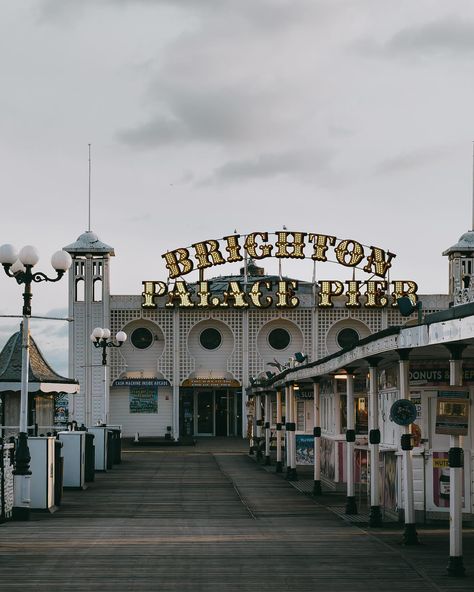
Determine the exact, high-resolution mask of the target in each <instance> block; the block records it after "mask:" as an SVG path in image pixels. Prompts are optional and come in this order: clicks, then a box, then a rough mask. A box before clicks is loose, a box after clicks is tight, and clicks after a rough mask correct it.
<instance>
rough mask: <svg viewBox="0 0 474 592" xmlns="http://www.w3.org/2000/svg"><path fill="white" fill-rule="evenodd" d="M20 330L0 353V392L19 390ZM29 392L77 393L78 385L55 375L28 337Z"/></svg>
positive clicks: (74, 381)
mask: <svg viewBox="0 0 474 592" xmlns="http://www.w3.org/2000/svg"><path fill="white" fill-rule="evenodd" d="M21 338H22V330H21V328H20V330H19V331H17V332H16V333H14V334H13V335H12V336H11V337H10V339H9V340H8V341H7V343H6V345H5V347H4V348H3V350H2V351H1V352H0V391H17V390H18V391H19V390H20V389H21V353H22V351H21V350H22V345H21V342H22V339H21ZM28 387H29V388H28V390H29V391H30V392H43V393H51V392H64V393H77V392H79V383H78V381H77V380H74V379H73V378H66V377H65V376H61V375H60V374H57V373H56V372H55V371H54V370H53V369H52V368H51V366H50V365H49V364H48V362H47V361H46V360H45V359H44V357H43V354H42V353H41V351H40V349H39V347H38V346H37V345H36V342H35V340H34V339H33V338H32V337H30V363H29V369H28Z"/></svg>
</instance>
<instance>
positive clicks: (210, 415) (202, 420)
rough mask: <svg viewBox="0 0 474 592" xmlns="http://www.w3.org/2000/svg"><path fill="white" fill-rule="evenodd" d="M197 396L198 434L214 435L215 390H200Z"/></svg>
mask: <svg viewBox="0 0 474 592" xmlns="http://www.w3.org/2000/svg"><path fill="white" fill-rule="evenodd" d="M196 397H197V403H196V404H197V414H196V415H197V430H196V431H197V435H198V436H213V435H214V392H213V391H198V392H197V393H196Z"/></svg>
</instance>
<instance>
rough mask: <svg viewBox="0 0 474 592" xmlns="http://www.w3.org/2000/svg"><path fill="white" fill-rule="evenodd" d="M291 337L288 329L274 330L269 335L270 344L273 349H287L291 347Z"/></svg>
mask: <svg viewBox="0 0 474 592" xmlns="http://www.w3.org/2000/svg"><path fill="white" fill-rule="evenodd" d="M290 341H291V337H290V334H289V333H288V331H287V330H286V329H281V328H278V329H273V331H270V333H269V335H268V343H269V344H270V346H271V347H272V348H273V349H278V350H282V349H286V348H287V347H288V346H289V345H290Z"/></svg>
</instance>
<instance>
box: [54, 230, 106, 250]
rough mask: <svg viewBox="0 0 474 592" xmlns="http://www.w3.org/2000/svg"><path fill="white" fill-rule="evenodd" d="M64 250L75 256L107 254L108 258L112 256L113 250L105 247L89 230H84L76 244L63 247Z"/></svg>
mask: <svg viewBox="0 0 474 592" xmlns="http://www.w3.org/2000/svg"><path fill="white" fill-rule="evenodd" d="M64 250H65V251H67V252H68V253H76V254H83V255H85V254H91V255H95V254H97V255H99V254H105V253H108V254H109V255H110V256H114V255H115V253H114V248H113V247H111V246H110V245H106V244H105V243H103V242H102V241H101V240H100V239H99V237H98V236H97V234H96V233H95V232H92V231H91V230H86V232H83V233H82V234H81V236H79V237H78V239H77V240H76V242H74V243H71V244H70V245H68V246H67V247H64Z"/></svg>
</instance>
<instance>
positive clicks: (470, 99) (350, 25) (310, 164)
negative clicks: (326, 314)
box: [0, 0, 474, 371]
mask: <svg viewBox="0 0 474 592" xmlns="http://www.w3.org/2000/svg"><path fill="white" fill-rule="evenodd" d="M473 66H474V5H473V3H472V0H457V1H456V2H446V1H444V0H417V2H413V0H397V2H394V1H393V0H80V1H78V0H21V2H4V3H2V7H1V8H0V75H1V82H2V84H1V88H2V92H1V93H0V158H1V163H2V166H1V175H0V199H1V203H2V214H1V218H0V243H7V242H11V243H14V244H16V245H18V246H22V245H23V244H28V243H30V244H34V245H36V246H37V247H38V248H39V250H40V252H41V255H42V259H41V265H42V269H43V270H47V269H48V267H49V262H48V260H49V256H50V254H52V253H53V252H54V251H55V250H56V249H57V248H60V247H62V246H64V245H67V244H69V243H71V242H73V241H74V240H75V239H76V238H77V236H79V234H81V233H82V232H83V231H84V230H86V229H87V224H88V212H87V202H88V195H87V192H88V162H87V160H88V157H87V152H88V144H89V143H91V144H92V160H93V163H92V229H93V230H94V231H96V232H97V233H98V235H99V237H100V238H101V239H102V240H103V241H104V242H106V243H108V244H111V245H113V246H114V248H115V250H116V255H117V256H116V258H115V260H114V261H113V267H112V291H113V293H125V294H138V293H139V292H140V291H141V281H142V280H144V279H165V276H166V273H165V271H166V270H165V267H164V263H163V260H162V259H161V254H162V253H164V252H165V251H166V250H168V249H174V248H177V247H179V246H186V245H189V244H191V243H193V242H196V241H200V240H204V239H209V238H219V237H222V236H225V235H226V234H231V233H233V231H234V229H237V230H238V231H239V232H240V233H242V234H244V233H247V232H252V231H264V230H267V231H275V230H279V229H281V228H282V227H283V225H286V226H287V228H288V229H289V230H300V231H306V232H319V233H325V234H332V235H335V236H337V237H340V238H355V239H357V240H359V241H360V242H362V243H364V244H368V245H371V244H375V245H379V246H381V247H384V248H387V249H390V250H391V251H393V252H394V253H396V254H397V258H396V260H395V261H394V264H393V271H392V277H393V278H410V279H415V280H416V281H417V282H418V283H419V285H420V292H422V293H432V292H436V293H444V292H446V291H447V261H446V260H445V258H443V257H442V256H441V252H442V251H443V250H444V249H445V248H447V247H448V246H450V245H451V244H453V243H454V242H456V241H457V239H458V237H459V236H460V234H462V233H463V232H465V231H466V230H469V229H471V226H472V222H471V219H472V213H471V212H472V141H473V140H474V130H473V127H474V125H473V121H474V119H473V112H474V75H473V71H474V68H473ZM271 265H272V264H271V263H270V262H269V263H268V264H267V262H265V266H266V267H267V268H269V267H270V268H271ZM233 271H234V272H235V268H234V270H233ZM284 271H286V272H287V273H289V274H291V275H297V276H299V277H302V278H303V279H309V278H310V277H311V272H312V268H311V265H310V263H309V262H306V263H305V262H303V263H302V264H301V265H300V267H298V268H296V269H290V268H289V269H287V270H286V269H285V270H284ZM220 272H221V270H219V273H220ZM318 273H320V274H321V277H322V276H324V277H325V278H332V277H337V276H338V274H339V273H340V272H339V270H337V269H336V266H334V265H333V266H331V265H330V264H327V267H325V268H324V269H321V270H320V272H319V271H318ZM346 275H347V274H346ZM346 279H347V278H346ZM0 293H1V300H0V314H3V315H9V314H18V313H19V311H20V300H21V298H20V294H21V291H20V288H19V287H18V286H16V285H15V282H13V281H12V280H9V279H8V278H7V277H6V276H4V278H3V279H1V277H0ZM66 304H67V302H66V282H65V281H63V282H61V283H60V284H50V285H47V284H41V285H37V286H35V292H34V300H33V307H34V308H33V311H34V314H46V315H48V314H49V315H53V316H63V315H65V314H66V308H65V307H66ZM16 323H17V321H11V320H9V319H6V318H0V345H1V344H3V342H4V341H5V339H6V337H7V336H8V335H9V334H11V332H12V330H13V327H14V326H16ZM66 331H67V327H66V323H64V322H61V321H54V322H42V321H36V322H35V324H34V325H33V334H34V336H36V337H37V341H38V342H39V344H40V346H41V347H42V348H43V350H44V351H45V352H46V353H47V356H48V357H49V358H50V359H51V361H52V362H53V364H54V365H55V366H56V368H57V369H58V370H60V371H65V368H66V364H65V360H66V355H65V349H64V348H65V341H64V335H65V334H66Z"/></svg>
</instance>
